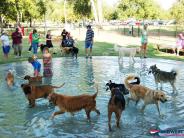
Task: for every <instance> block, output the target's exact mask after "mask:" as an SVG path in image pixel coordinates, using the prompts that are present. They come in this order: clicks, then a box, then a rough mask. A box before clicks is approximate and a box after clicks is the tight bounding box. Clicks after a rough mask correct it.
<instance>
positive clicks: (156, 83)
mask: <svg viewBox="0 0 184 138" xmlns="http://www.w3.org/2000/svg"><path fill="white" fill-rule="evenodd" d="M155 84H156V89H157V90H158V82H156V81H155Z"/></svg>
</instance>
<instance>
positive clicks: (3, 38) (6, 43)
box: [0, 35, 10, 46]
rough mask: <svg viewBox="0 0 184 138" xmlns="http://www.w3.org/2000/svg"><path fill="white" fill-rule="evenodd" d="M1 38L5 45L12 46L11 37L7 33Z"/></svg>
mask: <svg viewBox="0 0 184 138" xmlns="http://www.w3.org/2000/svg"><path fill="white" fill-rule="evenodd" d="M0 39H1V41H2V43H3V46H10V42H9V38H8V36H7V35H2V36H1V37H0Z"/></svg>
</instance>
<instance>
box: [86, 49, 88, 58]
mask: <svg viewBox="0 0 184 138" xmlns="http://www.w3.org/2000/svg"><path fill="white" fill-rule="evenodd" d="M86 57H88V49H87V48H86Z"/></svg>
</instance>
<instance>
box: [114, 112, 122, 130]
mask: <svg viewBox="0 0 184 138" xmlns="http://www.w3.org/2000/svg"><path fill="white" fill-rule="evenodd" d="M115 115H116V121H117V122H116V125H117V127H118V128H120V126H119V122H120V118H121V111H118V112H115Z"/></svg>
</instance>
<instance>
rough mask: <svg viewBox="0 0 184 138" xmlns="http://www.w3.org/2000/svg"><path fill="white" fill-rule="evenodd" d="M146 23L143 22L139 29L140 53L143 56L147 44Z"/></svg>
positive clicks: (144, 55)
mask: <svg viewBox="0 0 184 138" xmlns="http://www.w3.org/2000/svg"><path fill="white" fill-rule="evenodd" d="M147 27H148V24H144V26H143V30H142V31H141V54H142V55H143V57H144V58H147V57H146V51H147V44H148V31H147Z"/></svg>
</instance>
